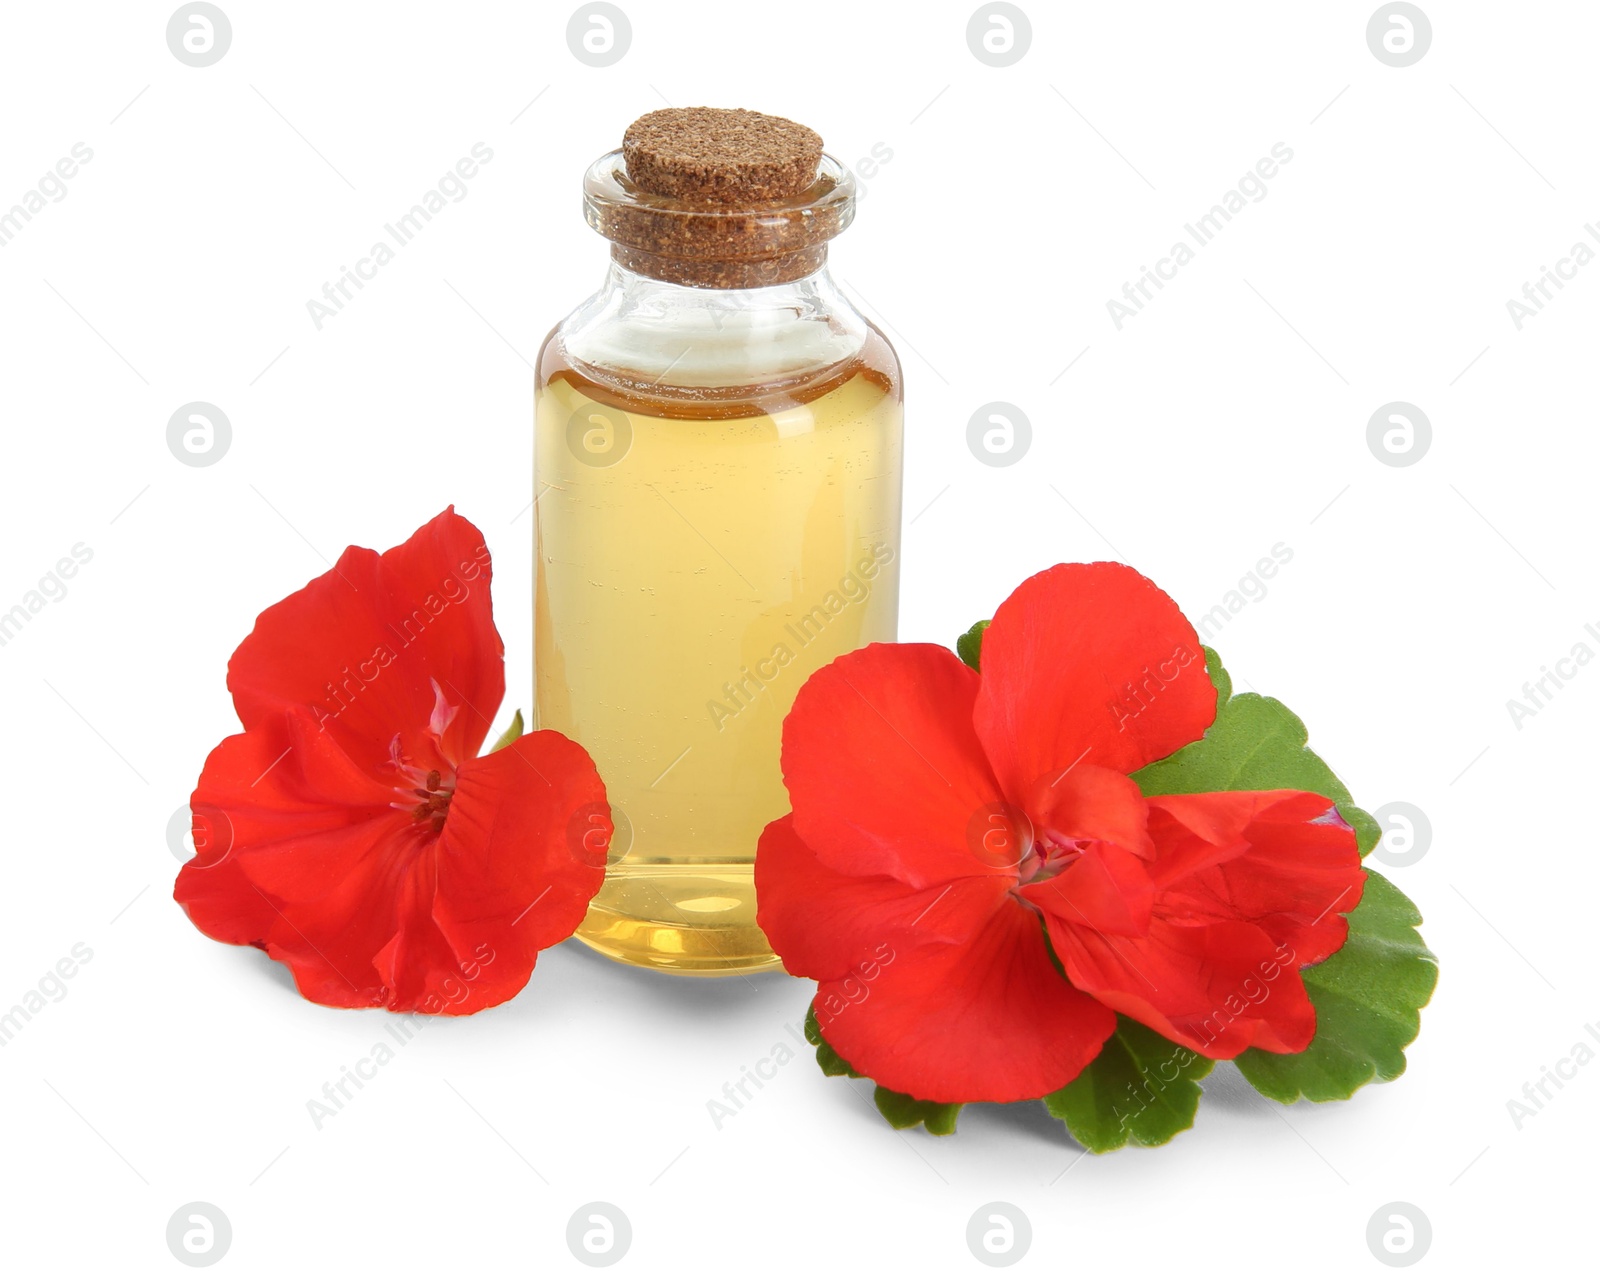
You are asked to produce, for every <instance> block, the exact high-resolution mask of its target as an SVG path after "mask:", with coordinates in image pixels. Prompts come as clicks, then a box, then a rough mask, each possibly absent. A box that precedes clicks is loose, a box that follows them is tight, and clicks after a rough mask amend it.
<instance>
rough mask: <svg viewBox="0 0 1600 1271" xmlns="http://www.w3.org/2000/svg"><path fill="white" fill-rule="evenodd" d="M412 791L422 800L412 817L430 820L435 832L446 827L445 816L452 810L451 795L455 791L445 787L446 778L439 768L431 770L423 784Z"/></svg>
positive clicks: (417, 819)
mask: <svg viewBox="0 0 1600 1271" xmlns="http://www.w3.org/2000/svg"><path fill="white" fill-rule="evenodd" d="M411 793H412V794H413V795H414V796H416V797H417V798H418V799H420V800H422V801H421V802H420V803H418V804H417V807H416V811H414V812H413V813H412V814H411V819H412V820H413V821H428V822H430V823H431V824H432V827H433V832H434V833H435V834H437V833H438V832H439V831H440V830H442V829H444V818H445V815H446V814H447V813H448V812H449V811H450V796H451V795H452V794H453V793H455V791H454V789H453V788H452V789H446V788H444V778H443V777H442V776H441V774H440V772H439V770H438V769H437V768H434V769H432V770H430V771H429V773H428V775H427V777H426V778H425V779H424V781H423V784H422V785H420V786H418V787H416V788H415V789H413V790H412V791H411Z"/></svg>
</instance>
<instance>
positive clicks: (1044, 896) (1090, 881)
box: [1017, 843, 1156, 936]
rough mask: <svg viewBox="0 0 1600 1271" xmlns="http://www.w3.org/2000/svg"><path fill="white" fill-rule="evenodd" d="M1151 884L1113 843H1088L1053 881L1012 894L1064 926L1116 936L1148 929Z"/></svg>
mask: <svg viewBox="0 0 1600 1271" xmlns="http://www.w3.org/2000/svg"><path fill="white" fill-rule="evenodd" d="M1155 892H1156V889H1155V885H1154V884H1153V883H1152V882H1151V881H1150V875H1149V874H1148V873H1147V872H1146V871H1145V868H1144V866H1143V865H1142V864H1141V863H1140V861H1139V859H1138V857H1136V856H1134V854H1133V853H1132V852H1128V851H1124V850H1123V849H1122V848H1121V847H1120V846H1118V845H1117V844H1115V843H1091V844H1090V845H1089V846H1088V847H1086V848H1085V849H1084V850H1083V852H1082V853H1081V854H1080V855H1079V857H1078V858H1077V859H1076V860H1074V861H1073V862H1072V863H1071V864H1069V865H1068V866H1067V867H1066V868H1065V869H1064V870H1062V871H1061V872H1060V873H1059V874H1057V875H1056V876H1055V877H1054V878H1049V879H1041V880H1039V881H1037V882H1032V883H1029V884H1027V885H1026V886H1025V887H1020V888H1018V889H1017V894H1018V895H1020V896H1021V897H1022V898H1023V899H1024V900H1027V901H1029V902H1030V903H1032V904H1035V905H1037V906H1038V907H1039V908H1040V910H1041V911H1043V912H1044V913H1046V914H1055V915H1056V916H1057V917H1059V918H1061V919H1062V921H1064V922H1069V923H1073V924H1075V925H1077V926H1080V927H1088V928H1090V929H1091V930H1094V931H1099V932H1104V933H1107V934H1111V935H1119V936H1142V935H1143V934H1144V933H1145V932H1146V931H1148V930H1149V929H1150V913H1151V909H1152V907H1153V904H1154V900H1155Z"/></svg>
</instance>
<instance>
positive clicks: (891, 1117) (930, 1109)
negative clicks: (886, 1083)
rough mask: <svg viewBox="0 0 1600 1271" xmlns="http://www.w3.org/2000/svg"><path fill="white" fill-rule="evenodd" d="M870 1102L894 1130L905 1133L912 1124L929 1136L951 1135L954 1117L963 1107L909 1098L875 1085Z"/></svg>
mask: <svg viewBox="0 0 1600 1271" xmlns="http://www.w3.org/2000/svg"><path fill="white" fill-rule="evenodd" d="M872 1102H873V1103H875V1104H877V1105H878V1111H879V1112H881V1113H883V1119H884V1120H885V1121H887V1122H888V1123H889V1124H890V1125H892V1126H894V1128H895V1129H897V1130H909V1129H910V1128H911V1127H912V1126H914V1125H925V1126H927V1128H928V1133H929V1134H954V1133H955V1132H956V1116H957V1114H959V1113H960V1111H961V1109H962V1107H963V1106H965V1105H963V1104H959V1103H930V1102H929V1101H928V1100H926V1099H913V1098H912V1097H911V1096H910V1095H904V1094H897V1093H895V1092H894V1091H893V1090H888V1089H885V1088H884V1087H883V1086H879V1087H878V1088H877V1090H875V1091H874V1092H873V1095H872Z"/></svg>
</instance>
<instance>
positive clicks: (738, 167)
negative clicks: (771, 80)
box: [622, 106, 822, 204]
mask: <svg viewBox="0 0 1600 1271" xmlns="http://www.w3.org/2000/svg"><path fill="white" fill-rule="evenodd" d="M622 159H623V162H624V163H625V164H626V165H627V169H628V176H629V178H630V179H631V180H632V181H633V183H634V184H635V185H636V186H638V187H639V188H640V189H641V190H648V191H649V192H650V193H651V194H659V195H662V196H663V197H665V198H670V199H681V200H683V201H684V202H686V203H725V204H750V203H765V202H770V201H772V200H773V199H786V198H792V197H794V196H795V195H796V194H799V193H801V191H803V190H805V189H807V188H808V187H809V186H810V185H811V183H812V182H813V181H815V180H816V179H817V165H818V164H819V163H820V162H821V161H822V138H821V137H819V136H818V135H817V134H816V133H814V132H813V131H811V129H809V128H807V127H806V126H805V125H804V124H797V123H795V122H793V121H792V120H789V119H780V118H779V117H778V116H777V115H763V114H761V113H760V112H759V111H754V110H717V109H714V108H712V107H709V106H689V107H673V108H672V109H670V110H653V111H651V112H650V113H649V114H648V115H641V116H640V117H639V118H638V119H635V120H634V121H633V123H632V124H630V125H629V126H628V131H627V132H625V133H623V134H622Z"/></svg>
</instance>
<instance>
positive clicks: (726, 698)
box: [534, 264, 902, 975]
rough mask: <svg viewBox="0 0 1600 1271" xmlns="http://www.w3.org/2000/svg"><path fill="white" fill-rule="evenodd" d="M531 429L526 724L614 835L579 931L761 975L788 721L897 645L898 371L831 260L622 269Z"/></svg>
mask: <svg viewBox="0 0 1600 1271" xmlns="http://www.w3.org/2000/svg"><path fill="white" fill-rule="evenodd" d="M535 430H536V437H535V470H534V480H535V497H536V502H535V514H536V528H535V533H536V536H537V537H536V543H535V560H536V566H535V567H536V571H537V574H536V578H535V651H534V677H535V684H536V709H537V713H538V722H539V726H540V727H545V728H554V729H558V730H560V731H561V732H563V733H566V734H567V735H568V736H570V737H572V738H574V739H575V740H577V741H578V742H579V743H581V744H582V745H583V746H584V747H586V748H587V749H588V751H589V753H590V754H591V755H592V756H593V757H594V759H595V762H596V764H597V765H598V767H599V770H600V775H601V777H602V778H603V779H604V780H605V783H606V789H607V792H608V796H609V799H610V802H611V805H612V813H613V820H614V821H615V823H616V827H617V829H616V833H615V835H614V837H613V843H612V852H611V857H610V860H611V863H610V865H609V866H608V871H607V880H606V883H605V885H604V887H603V888H602V889H601V891H600V894H599V896H598V897H596V899H595V901H594V904H593V905H592V906H591V908H590V910H589V914H588V917H587V919H586V920H585V922H584V924H583V925H582V926H581V927H580V928H579V929H578V938H579V939H580V940H582V941H584V943H586V944H588V945H590V946H591V947H593V948H595V949H598V950H599V951H600V952H602V953H604V954H606V955H607V956H609V957H612V958H614V959H616V960H618V961H621V962H626V963H630V964H633V965H638V966H648V967H653V968H655V969H658V970H663V971H671V972H677V973H682V974H690V975H726V974H733V973H742V972H747V971H750V970H753V969H761V968H765V967H769V966H774V965H776V957H775V955H774V954H773V953H772V952H771V950H770V949H769V948H768V946H767V943H766V940H765V939H764V937H763V936H762V934H761V931H760V929H759V928H758V927H757V926H756V921H755V918H756V907H755V892H754V887H753V884H752V881H751V873H752V865H753V862H754V859H755V850H756V843H757V840H758V838H759V836H760V834H761V831H762V829H763V828H764V827H765V826H766V825H767V823H768V822H770V821H772V820H774V819H776V818H777V817H780V816H782V815H783V814H784V813H785V812H787V811H788V800H787V796H786V793H785V791H784V788H783V782H782V774H781V771H780V769H779V763H778V756H779V743H780V738H781V728H782V721H783V718H784V716H785V715H786V714H787V713H788V710H789V706H790V705H791V704H792V702H793V701H794V696H795V694H796V692H797V691H798V690H799V688H800V686H801V685H802V684H803V683H804V682H805V679H806V677H807V676H808V675H810V674H811V672H813V671H814V670H816V669H817V668H818V667H820V666H823V665H825V664H826V663H828V662H830V661H831V660H833V659H834V658H835V657H838V656H839V655H840V654H842V653H845V652H848V651H849V650H851V649H855V648H859V647H860V646H862V645H864V644H867V643H870V642H872V641H875V640H885V641H887V640H893V639H894V638H895V635H896V623H897V618H898V608H899V566H900V495H901V444H902V406H901V378H900V365H899V361H898V359H897V358H896V357H895V354H894V351H893V349H892V348H891V347H890V346H889V343H888V341H887V340H885V339H884V337H883V336H882V334H881V333H880V332H879V331H878V330H877V329H876V328H875V327H874V326H873V325H872V324H871V323H870V322H868V321H867V320H866V319H865V318H864V317H863V316H862V315H861V314H859V313H858V312H856V310H855V309H854V308H853V307H852V306H851V305H850V303H849V301H848V300H847V299H846V298H845V297H844V296H843V295H842V294H841V293H840V292H839V291H838V289H837V288H836V287H835V285H834V284H833V281H832V280H831V279H830V278H829V276H828V273H827V270H826V267H824V268H821V269H819V270H817V271H816V272H814V273H812V274H809V275H808V276H806V277H804V278H801V279H798V280H797V281H794V282H789V283H783V284H779V285H773V286H764V287H751V288H747V289H718V288H702V287H686V286H680V285H677V284H674V283H669V282H663V281H660V280H657V279H653V278H647V277H643V276H641V275H639V274H635V273H632V272H630V271H628V270H626V269H624V268H622V267H621V266H619V265H616V264H613V265H612V267H611V269H610V272H609V274H608V276H607V278H606V283H605V286H604V287H603V288H602V289H601V291H600V292H598V293H597V294H596V295H595V296H593V297H592V298H590V299H589V300H588V301H587V302H586V303H584V304H583V305H582V306H580V307H579V308H578V309H577V310H576V311H575V312H574V313H573V314H572V315H571V316H569V317H568V318H567V319H566V320H565V321H564V322H562V323H561V324H560V325H559V326H558V327H557V328H556V329H555V330H554V331H552V332H551V333H550V336H549V337H548V338H547V339H546V341H545V344H544V347H543V349H542V350H541V353H540V358H539V369H538V382H537V391H536V399H535Z"/></svg>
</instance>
